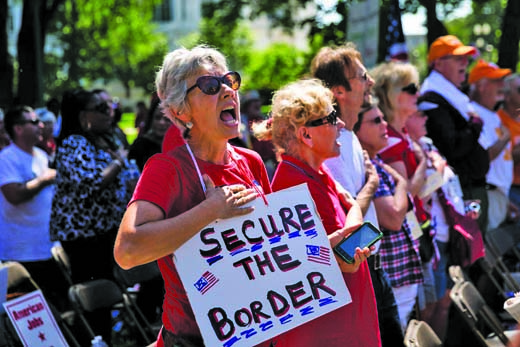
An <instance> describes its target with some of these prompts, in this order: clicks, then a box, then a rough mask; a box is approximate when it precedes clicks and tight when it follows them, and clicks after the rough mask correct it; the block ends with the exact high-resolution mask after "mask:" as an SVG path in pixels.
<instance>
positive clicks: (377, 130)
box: [354, 100, 424, 333]
mask: <svg viewBox="0 0 520 347" xmlns="http://www.w3.org/2000/svg"><path fill="white" fill-rule="evenodd" d="M354 132H356V135H357V137H358V138H359V141H360V142H361V145H362V146H363V148H364V149H365V150H366V151H367V152H368V155H369V156H370V159H371V160H372V163H373V164H374V166H375V167H376V169H377V173H378V175H379V187H378V189H377V191H376V193H375V195H374V204H375V206H376V212H377V219H378V221H379V226H380V229H381V231H382V232H383V234H384V236H383V239H382V242H381V247H380V250H379V253H380V256H381V266H382V267H383V269H385V271H386V273H387V274H388V276H389V277H390V283H391V285H392V289H393V291H394V296H395V300H396V302H397V307H398V310H399V318H400V322H401V329H402V331H403V333H404V331H405V330H406V327H407V325H408V321H409V319H410V315H411V313H412V310H413V307H414V305H415V303H416V298H417V295H418V292H419V285H420V284H422V283H423V281H424V280H423V273H422V267H421V257H420V255H419V241H418V239H417V238H415V237H413V236H412V231H411V229H410V227H409V225H408V222H407V218H406V215H407V212H408V207H409V204H410V200H409V198H408V180H407V179H406V178H405V177H403V176H401V175H400V174H399V173H398V172H397V170H395V169H393V168H392V167H391V166H390V165H388V164H385V163H384V162H383V161H382V160H381V159H380V158H379V157H378V153H379V151H381V149H383V148H385V147H386V146H387V145H388V132H387V123H386V121H385V119H384V116H383V113H382V112H381V110H379V108H378V106H377V102H376V101H375V100H373V101H372V102H371V103H369V104H368V105H364V107H363V108H362V109H361V111H360V112H359V120H358V122H357V123H356V124H355V125H354Z"/></svg>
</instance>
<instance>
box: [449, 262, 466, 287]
mask: <svg viewBox="0 0 520 347" xmlns="http://www.w3.org/2000/svg"><path fill="white" fill-rule="evenodd" d="M448 272H449V274H450V278H451V280H452V281H453V283H460V282H464V281H466V275H465V274H464V271H463V270H462V268H461V267H460V266H459V265H451V266H450V267H449V269H448Z"/></svg>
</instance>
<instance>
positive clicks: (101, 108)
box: [85, 102, 111, 115]
mask: <svg viewBox="0 0 520 347" xmlns="http://www.w3.org/2000/svg"><path fill="white" fill-rule="evenodd" d="M110 109H111V107H110V106H109V105H108V104H107V103H106V102H101V103H99V104H97V105H96V106H94V108H88V109H85V111H88V112H99V113H103V114H105V115H109V114H110Z"/></svg>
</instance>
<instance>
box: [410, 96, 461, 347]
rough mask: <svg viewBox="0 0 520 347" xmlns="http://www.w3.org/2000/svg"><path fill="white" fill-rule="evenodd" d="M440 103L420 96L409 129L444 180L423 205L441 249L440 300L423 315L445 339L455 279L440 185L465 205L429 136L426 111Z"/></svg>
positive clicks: (431, 171)
mask: <svg viewBox="0 0 520 347" xmlns="http://www.w3.org/2000/svg"><path fill="white" fill-rule="evenodd" d="M436 107H438V106H437V105H436V104H432V103H429V102H427V101H424V102H423V101H421V98H419V100H418V106H417V109H418V111H417V112H415V113H414V114H412V115H411V116H410V117H409V118H408V119H407V120H406V129H407V130H408V134H409V135H410V138H411V139H412V140H413V141H415V142H417V143H419V144H420V145H421V147H422V149H423V151H424V153H425V155H426V158H427V168H426V180H427V181H428V180H429V179H432V178H433V176H434V175H439V176H440V181H441V182H442V183H441V184H440V185H439V186H435V185H434V184H432V188H430V190H431V189H433V190H432V191H431V192H429V194H428V195H426V196H424V197H422V198H421V200H422V202H423V206H424V207H425V209H426V210H427V211H429V213H430V215H431V216H433V219H434V224H435V238H434V242H435V243H436V246H437V250H438V252H439V257H438V260H437V261H436V263H435V266H434V268H433V274H434V277H435V293H436V297H437V302H435V304H434V305H430V307H428V309H427V310H423V311H422V312H421V319H422V320H424V321H426V322H427V323H428V324H429V325H430V326H431V327H432V328H433V329H434V331H435V332H436V333H437V335H438V336H439V338H441V340H442V339H443V337H444V335H445V331H446V324H447V313H448V308H449V305H450V303H451V299H450V297H449V290H450V289H451V287H452V286H453V282H452V281H451V278H450V277H449V276H448V264H450V258H449V252H448V247H449V244H448V242H449V238H450V225H449V224H448V222H447V221H446V217H445V215H444V209H443V206H442V204H441V201H440V200H439V195H438V191H437V189H438V188H439V187H440V188H441V189H442V192H443V193H444V196H445V197H446V199H447V200H448V201H449V202H450V203H451V204H452V205H453V207H454V208H455V209H456V210H457V212H459V213H461V214H465V208H464V199H463V195H462V188H461V187H460V182H459V178H458V176H457V175H456V174H455V172H453V170H452V169H451V167H450V166H449V165H448V164H447V163H446V159H445V158H444V157H443V156H442V155H441V154H440V152H439V150H438V149H437V148H436V147H435V145H434V144H433V142H432V140H431V139H430V138H428V137H426V135H427V132H426V119H427V116H426V114H425V113H424V111H427V110H430V109H433V108H436ZM434 181H435V180H434ZM426 185H428V183H426Z"/></svg>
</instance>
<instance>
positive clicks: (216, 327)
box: [174, 184, 351, 347]
mask: <svg viewBox="0 0 520 347" xmlns="http://www.w3.org/2000/svg"><path fill="white" fill-rule="evenodd" d="M267 200H268V202H269V205H268V206H267V205H265V203H264V201H263V200H262V199H256V200H255V201H254V202H253V203H252V204H253V206H254V207H255V210H254V212H252V213H250V214H248V215H246V216H240V217H236V218H230V219H224V220H218V221H215V222H214V223H212V224H210V225H208V226H206V227H205V228H203V229H202V230H201V231H200V232H199V233H198V234H197V235H195V236H194V237H193V238H192V239H190V240H189V241H188V242H186V243H185V244H184V245H183V246H182V247H180V248H179V249H178V250H177V251H176V252H175V253H174V262H175V265H176V267H177V271H178V273H179V275H180V278H181V280H182V283H183V285H184V288H185V289H186V292H187V295H188V298H189V300H190V303H191V306H192V308H193V311H194V314H195V318H196V320H197V323H198V325H199V328H200V330H201V333H202V337H203V339H204V342H205V345H206V346H223V347H229V346H253V345H255V344H258V343H260V342H262V341H265V340H267V339H269V338H271V337H274V336H276V335H279V334H281V333H282V332H284V331H287V330H289V329H292V328H294V327H296V326H299V325H301V324H303V323H305V322H308V321H310V320H312V319H315V318H317V317H319V316H321V315H324V314H326V313H328V312H331V311H333V310H335V309H337V308H339V307H341V306H343V305H346V304H348V303H350V302H351V297H350V293H349V292H348V289H347V287H346V285H345V282H344V280H343V276H342V274H341V271H340V269H339V266H338V264H337V262H336V260H335V258H334V255H333V252H332V250H331V247H330V243H329V240H328V238H327V234H326V232H325V229H324V228H323V225H322V223H321V220H320V217H319V215H318V213H317V211H316V208H315V205H314V202H313V200H312V197H311V195H310V192H309V189H308V187H307V185H306V184H302V185H299V186H296V187H292V188H289V189H285V190H282V191H279V192H276V193H272V194H269V195H267Z"/></svg>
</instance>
